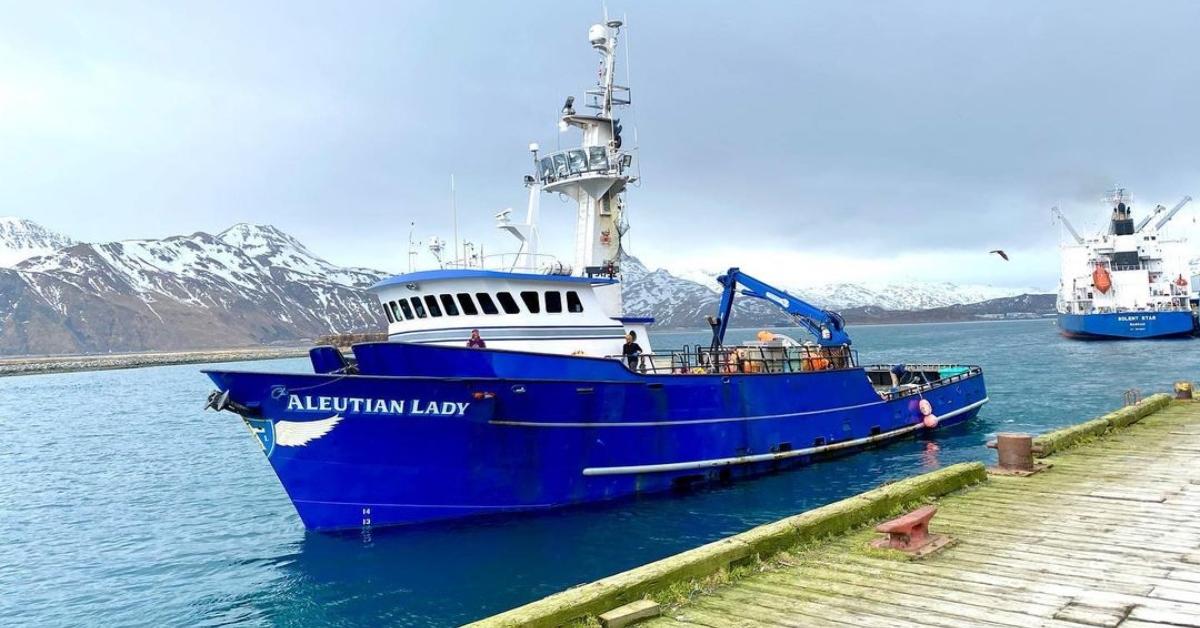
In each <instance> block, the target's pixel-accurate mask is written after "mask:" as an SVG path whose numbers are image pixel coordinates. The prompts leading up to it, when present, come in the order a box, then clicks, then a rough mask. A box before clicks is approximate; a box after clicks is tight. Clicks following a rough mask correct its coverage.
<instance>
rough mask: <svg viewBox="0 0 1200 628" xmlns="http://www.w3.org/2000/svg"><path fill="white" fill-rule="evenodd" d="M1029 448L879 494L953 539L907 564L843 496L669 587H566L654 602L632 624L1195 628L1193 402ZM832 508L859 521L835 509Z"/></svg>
mask: <svg viewBox="0 0 1200 628" xmlns="http://www.w3.org/2000/svg"><path fill="white" fill-rule="evenodd" d="M1039 441H1040V442H1043V443H1048V444H1050V445H1051V447H1050V448H1051V449H1054V450H1055V452H1054V454H1053V455H1052V457H1051V460H1050V461H1051V462H1053V467H1052V468H1051V469H1049V470H1047V471H1045V472H1043V473H1039V474H1037V475H1033V476H1030V477H991V478H989V479H987V480H986V481H984V482H982V483H979V482H977V481H975V480H972V479H967V478H970V477H971V476H970V473H973V471H970V470H968V469H965V468H964V469H962V470H958V471H953V473H956V474H957V475H951V476H948V477H955V478H960V477H961V478H962V479H957V480H955V482H956V483H957V484H958V485H959V487H958V488H956V489H954V490H953V491H951V492H949V494H946V493H947V491H945V490H934V491H928V492H925V493H919V492H913V487H915V486H917V485H921V486H930V487H935V486H936V487H939V488H944V487H943V486H942V484H943V482H942V480H941V479H940V478H931V479H930V480H920V478H913V481H915V484H909V485H904V486H903V487H900V486H898V487H897V488H896V489H892V493H893V494H896V493H902V494H903V495H905V496H906V497H899V496H891V497H888V498H887V499H888V501H887V504H890V505H896V504H899V503H900V502H901V501H903V500H904V499H907V498H911V497H913V496H916V495H922V494H923V495H924V499H926V500H930V499H933V498H937V503H938V508H939V511H938V514H937V516H936V517H935V518H934V520H933V525H932V528H933V529H934V531H935V532H938V533H942V534H948V535H950V536H952V537H954V538H955V539H956V540H957V543H956V544H955V545H953V546H951V547H949V548H947V549H945V550H943V551H941V552H939V553H937V554H935V555H932V556H929V557H926V558H924V559H922V560H919V561H913V560H906V559H904V557H900V556H898V555H897V554H896V553H894V552H886V551H879V550H873V549H869V548H868V542H869V541H870V540H872V539H874V538H876V537H877V535H876V534H875V533H874V532H873V531H872V530H871V529H869V528H865V527H863V524H864V523H866V521H865V520H863V519H862V516H861V513H862V512H865V510H863V508H864V507H863V506H859V505H857V504H859V503H860V500H861V499H863V498H865V497H856V498H851V499H849V500H846V502H845V503H844V504H841V503H840V504H839V505H831V506H830V507H827V508H828V509H829V512H830V515H831V516H833V517H834V519H830V518H829V517H825V518H822V519H819V521H821V522H823V523H820V524H819V527H818V528H811V530H813V532H812V533H809V534H799V535H798V534H796V533H795V532H787V533H784V532H785V531H787V530H789V529H796V530H803V529H805V528H803V526H804V525H807V524H804V523H803V522H804V521H805V519H803V517H805V516H806V515H807V513H806V515H799V516H797V517H799V518H790V519H785V520H783V521H780V522H777V523H775V524H768V525H767V526H762V527H760V528H756V529H755V530H752V531H750V532H747V533H744V534H741V535H737V536H735V537H731V538H730V539H726V542H728V543H729V544H730V546H729V547H730V549H728V550H722V549H720V547H721V546H719V545H716V544H714V545H713V549H712V550H706V552H708V553H706V554H704V557H701V559H702V560H697V561H692V562H691V563H689V564H695V565H700V564H701V562H703V566H704V569H699V568H692V567H688V568H687V569H686V573H687V574H690V575H689V576H688V577H690V578H693V580H673V581H672V582H673V584H671V587H670V588H668V586H667V585H668V582H667V580H666V579H665V577H664V576H662V575H661V574H665V573H667V572H682V571H683V568H682V567H679V568H676V567H670V566H669V564H668V565H661V566H657V567H656V566H655V565H647V566H646V567H643V568H639V569H638V570H633V571H631V572H626V573H625V574H619V575H617V576H613V577H612V578H609V579H605V580H602V581H599V582H597V583H592V584H591V585H585V586H584V587H582V588H580V591H581V592H586V591H587V590H588V589H587V587H594V588H595V587H599V589H596V590H598V591H602V590H605V589H606V588H613V587H621V588H623V590H627V591H631V592H634V593H639V594H641V595H647V596H653V597H655V599H657V600H658V601H659V602H660V603H662V604H663V605H664V612H663V615H662V616H660V617H657V618H654V619H651V620H649V621H647V622H643V623H641V624H638V625H644V626H855V627H859V628H875V627H880V628H882V627H885V626H886V627H890V626H900V627H910V626H946V627H955V626H964V625H970V626H985V627H993V628H995V627H1008V628H1027V627H1030V626H1047V627H1056V628H1081V627H1084V626H1101V627H1104V626H1108V627H1120V628H1149V627H1152V626H1158V627H1160V628H1161V627H1162V626H1176V627H1178V626H1195V627H1197V628H1200V516H1198V515H1200V462H1198V461H1197V458H1196V453H1197V452H1200V402H1195V403H1193V402H1176V403H1171V402H1170V401H1169V400H1168V399H1167V398H1166V397H1165V396H1163V395H1156V396H1154V397H1152V398H1149V399H1147V400H1145V401H1143V402H1142V403H1141V404H1139V405H1138V406H1137V407H1133V408H1125V409H1122V410H1119V411H1116V412H1113V413H1110V414H1107V415H1105V416H1103V417H1100V418H1098V419H1095V420H1093V421H1089V422H1088V423H1087V424H1085V425H1084V426H1083V427H1077V428H1065V429H1063V430H1059V431H1058V432H1055V433H1053V434H1050V435H1046V436H1044V437H1041V438H1039ZM947 473H951V472H950V471H947ZM935 480H936V481H935ZM879 490H883V489H877V491H879ZM938 496H941V497H938ZM847 509H851V510H847ZM843 511H844V512H851V511H853V512H856V513H860V514H858V515H855V516H854V517H845V516H843V515H841V514H836V515H834V514H833V513H841V512H843ZM829 524H839V525H840V524H844V525H842V527H841V530H840V532H839V531H838V530H837V525H829ZM818 532H819V533H818ZM827 534H834V535H835V536H833V537H827V538H822V537H824V536H825V535H827ZM706 547H708V546H706ZM718 550H719V552H720V556H719V557H717V556H716V554H714V558H712V559H710V558H705V557H707V556H708V555H709V554H712V553H713V552H717V551H718ZM680 556H684V555H680ZM741 556H748V557H749V559H750V560H749V561H748V562H747V559H745V558H741V559H739V560H738V561H736V562H734V561H731V560H729V559H730V558H732V557H741ZM676 559H677V557H673V558H671V559H666V560H667V561H671V560H676ZM722 565H723V566H722ZM735 565H740V566H735ZM639 570H640V571H641V572H644V573H646V574H648V577H639V576H638V575H637V574H638V573H639ZM706 574H708V575H706ZM718 576H719V577H718ZM655 578H657V581H656V580H655ZM706 578H707V579H706ZM635 582H636V583H638V584H635ZM651 585H652V586H651ZM617 597H619V596H615V595H608V596H607V597H605V596H604V595H588V596H586V597H584V596H581V595H580V594H572V593H571V592H567V593H565V594H560V595H559V596H552V597H551V598H547V600H543V601H541V602H537V603H533V604H530V605H528V606H527V607H523V608H522V609H516V610H515V611H512V612H510V613H508V614H503V615H500V616H497V617H496V618H492V619H489V620H484V621H483V622H480V623H481V625H510V624H511V623H512V622H513V621H516V622H517V623H523V622H530V623H531V624H533V625H557V624H560V623H564V620H570V621H578V620H579V619H580V618H581V616H580V614H579V612H578V611H579V610H580V609H588V608H591V607H593V606H597V605H602V604H601V602H605V601H606V600H608V599H616V598H617ZM585 614H586V613H585Z"/></svg>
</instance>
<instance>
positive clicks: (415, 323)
mask: <svg viewBox="0 0 1200 628" xmlns="http://www.w3.org/2000/svg"><path fill="white" fill-rule="evenodd" d="M621 26H622V24H621V22H619V21H615V20H614V21H607V22H605V23H604V24H596V25H593V26H592V27H591V28H590V29H588V40H589V42H590V44H591V46H592V48H593V49H595V50H596V51H597V52H599V53H600V68H599V71H598V73H597V77H598V78H597V82H596V86H595V87H594V88H592V89H589V90H587V91H586V92H585V103H584V104H585V106H586V107H587V108H589V109H591V110H592V111H591V112H590V113H587V114H584V113H579V112H576V110H575V98H574V97H573V96H571V97H568V98H567V99H566V102H565V104H564V105H563V108H562V112H561V116H560V119H559V125H560V127H561V128H562V129H563V130H569V129H571V128H577V129H579V130H580V131H581V140H580V143H579V145H578V146H577V147H575V148H569V149H566V150H561V151H557V152H554V153H550V154H542V153H541V151H540V147H539V146H538V145H537V144H530V146H529V149H530V152H531V153H532V155H533V165H534V173H533V174H530V175H526V176H525V186H526V188H527V189H528V191H529V200H528V208H527V210H526V215H525V218H524V221H523V222H514V220H513V216H512V210H511V209H508V210H504V211H502V212H500V213H499V214H497V215H496V220H497V227H498V228H500V229H501V230H503V231H505V232H507V233H509V234H511V235H512V236H513V237H514V238H516V240H517V242H518V243H519V247H518V250H517V252H516V253H512V254H503V255H492V256H482V255H481V256H479V257H478V258H476V257H474V256H473V255H471V254H469V253H467V252H466V251H461V252H460V251H457V250H456V251H455V252H454V254H453V255H452V256H451V257H453V258H454V259H453V260H452V261H450V262H446V263H441V268H439V269H436V270H428V271H421V272H415V273H408V274H405V275H399V276H397V277H392V278H391V279H388V280H385V281H383V282H380V283H379V284H377V285H376V286H374V287H373V288H372V291H373V292H375V293H376V295H377V296H378V297H379V300H380V302H381V303H382V305H383V309H384V313H385V315H386V316H387V320H388V337H389V339H390V340H394V341H397V342H415V343H430V344H444V345H457V346H461V345H463V344H465V343H466V341H467V338H468V337H469V336H470V333H471V331H472V330H474V329H478V330H479V332H480V335H481V336H482V338H483V340H484V341H485V342H486V343H487V347H488V348H489V349H514V350H525V351H537V352H543V353H565V354H577V355H591V356H606V355H616V354H620V353H621V349H622V345H623V343H624V335H625V333H626V332H628V331H633V332H636V335H637V341H638V343H639V345H640V346H641V347H642V349H643V350H644V351H647V352H649V351H650V343H649V338H648V337H647V334H646V326H647V325H649V324H650V323H652V322H653V321H652V320H651V319H646V318H629V317H626V316H625V314H624V307H623V304H622V301H621V287H620V284H619V277H620V268H619V266H618V260H619V258H620V253H621V236H622V235H623V234H624V233H625V231H626V230H627V229H628V223H627V222H626V221H625V217H624V192H625V189H626V187H627V186H628V184H629V183H630V182H631V181H633V180H634V179H635V177H634V176H633V174H632V169H631V166H632V164H633V155H632V154H631V153H629V152H626V151H625V150H623V149H622V143H623V140H622V137H621V130H622V128H621V122H620V120H619V119H617V118H616V117H614V113H615V111H616V110H617V108H619V107H622V106H625V105H628V104H629V103H630V97H629V88H628V87H625V86H621V85H617V84H616V83H615V80H614V76H615V72H616V50H617V41H618V35H619V34H620V29H621ZM542 193H548V194H555V195H562V196H565V197H568V198H570V199H572V200H573V201H575V204H576V206H577V214H576V226H575V247H574V249H575V261H574V264H573V265H572V266H568V265H565V264H562V263H560V262H558V261H557V260H556V259H554V258H552V257H551V256H547V255H544V254H542V253H541V251H540V235H539V233H538V228H537V222H538V214H539V212H540V197H541V194H542ZM430 247H431V250H434V252H435V255H437V256H438V258H439V260H440V259H441V254H442V253H443V252H444V250H445V243H444V242H443V241H441V240H440V239H436V238H435V239H434V241H433V242H432V243H431V245H430ZM435 247H436V250H435ZM454 248H456V249H457V248H458V246H457V245H455V247H454Z"/></svg>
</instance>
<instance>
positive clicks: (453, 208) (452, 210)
mask: <svg viewBox="0 0 1200 628" xmlns="http://www.w3.org/2000/svg"><path fill="white" fill-rule="evenodd" d="M450 215H451V216H452V217H453V220H454V257H453V258H451V260H450V261H452V262H453V261H455V260H456V259H457V258H458V204H457V203H456V202H455V198H454V173H450Z"/></svg>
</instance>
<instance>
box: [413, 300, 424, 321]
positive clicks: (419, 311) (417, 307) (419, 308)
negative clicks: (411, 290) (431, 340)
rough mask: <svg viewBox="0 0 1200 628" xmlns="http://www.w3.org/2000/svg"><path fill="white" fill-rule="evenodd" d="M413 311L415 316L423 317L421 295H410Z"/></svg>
mask: <svg viewBox="0 0 1200 628" xmlns="http://www.w3.org/2000/svg"><path fill="white" fill-rule="evenodd" d="M410 300H411V301H412V307H413V311H414V312H416V313H417V318H425V316H426V314H425V306H424V305H421V297H412V298H411V299H410Z"/></svg>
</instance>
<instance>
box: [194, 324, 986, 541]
mask: <svg viewBox="0 0 1200 628" xmlns="http://www.w3.org/2000/svg"><path fill="white" fill-rule="evenodd" d="M355 354H356V356H357V358H358V368H359V371H360V373H364V374H355V375H344V374H287V373H250V372H233V371H208V372H207V373H208V375H209V376H210V377H211V378H212V380H213V382H215V383H216V385H217V386H218V387H219V388H220V389H221V390H223V391H228V393H229V398H230V399H232V400H234V401H235V402H237V403H238V404H241V405H242V407H243V412H242V414H243V418H244V420H245V421H246V424H247V426H248V427H249V428H250V430H251V432H252V433H253V434H255V436H256V437H257V438H258V440H259V442H260V443H261V444H262V447H263V450H264V452H265V453H266V455H267V458H268V459H269V460H270V463H271V465H272V467H273V468H274V469H275V472H276V474H277V475H278V477H279V479H280V481H281V482H282V484H283V486H284V488H285V489H286V491H287V493H288V495H289V497H290V498H291V500H292V502H293V504H294V505H295V507H296V510H297V512H298V513H299V514H300V517H301V519H302V520H303V521H304V524H305V526H306V527H308V528H309V529H313V530H337V529H348V528H360V527H363V526H379V525H395V524H409V523H418V522H426V521H434V520H440V519H451V518H459V517H465V516H473V515H482V514H489V513H499V512H509V511H526V510H536V509H544V508H553V507H559V506H566V505H570V504H581V503H587V502H597V501H602V500H608V499H614V498H619V497H623V496H628V495H632V494H635V493H645V492H654V491H663V490H668V489H671V488H673V487H679V486H681V485H685V484H689V483H692V482H696V481H708V480H720V479H728V478H731V477H736V476H745V475H753V474H758V473H763V472H768V471H772V470H776V469H780V468H784V467H787V466H791V465H797V464H804V463H807V462H810V461H812V460H813V459H814V458H818V457H821V456H825V455H832V454H836V453H840V452H846V451H853V450H855V449H860V448H863V447H867V446H870V445H873V444H876V443H879V442H881V441H887V440H892V439H896V438H902V437H905V436H910V435H912V434H914V433H917V432H919V431H921V430H924V429H927V428H924V427H923V425H922V416H921V414H920V410H919V406H918V404H919V401H920V400H921V399H922V398H923V399H925V400H928V401H929V402H930V403H931V405H932V407H933V411H934V413H935V414H936V415H939V417H940V424H939V427H941V426H948V425H953V424H956V423H960V422H963V421H966V420H968V419H970V418H971V417H973V416H975V414H976V413H977V412H978V411H979V408H980V407H981V406H982V405H983V404H984V403H985V402H986V401H987V393H986V390H985V387H984V381H983V376H982V373H981V372H980V371H979V370H978V369H973V368H972V369H968V368H961V369H958V371H957V373H956V374H954V375H953V376H949V377H948V378H945V379H942V380H941V381H939V382H938V383H937V384H935V385H932V386H924V387H922V389H921V390H920V391H919V394H910V395H907V396H901V397H898V398H894V399H884V398H882V397H881V396H880V394H879V393H877V392H876V391H875V389H874V388H873V387H872V386H871V383H870V381H869V380H868V374H867V372H866V371H865V370H864V369H863V368H861V367H853V368H846V369H838V370H828V371H814V372H800V373H777V374H740V373H730V374H703V375H668V374H664V375H649V374H639V373H635V372H632V371H630V370H628V369H626V368H625V367H624V366H623V365H622V364H620V363H619V362H617V361H614V360H607V359H597V358H588V357H575V356H555V355H543V354H532V353H523V352H511V351H495V350H489V351H478V350H474V351H473V350H469V349H459V348H452V347H435V346H418V345H406V344H401V343H370V344H363V345H358V346H356V347H355ZM418 372H419V373H420V374H419V375H417V374H415V373H418ZM365 373H370V374H365Z"/></svg>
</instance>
